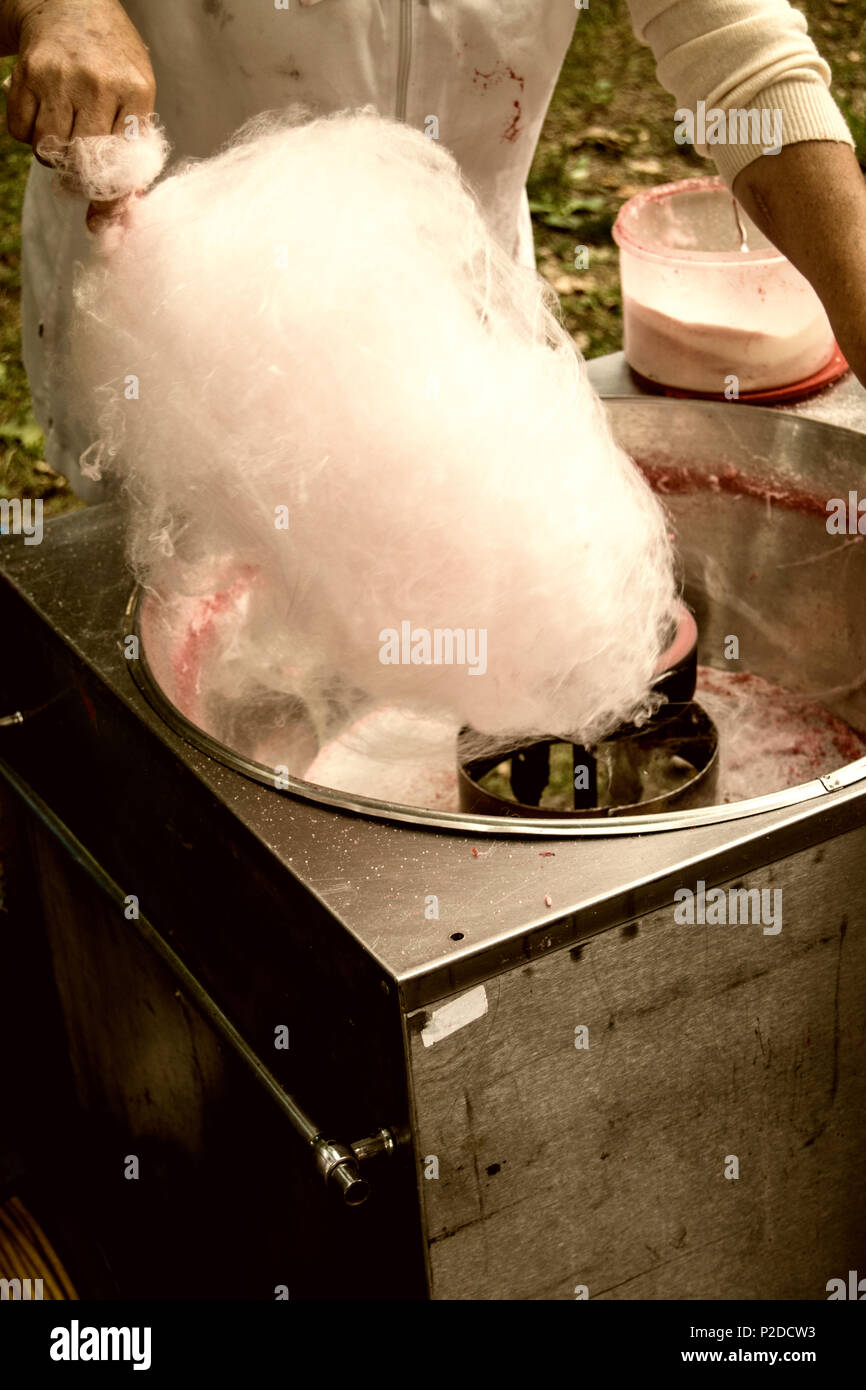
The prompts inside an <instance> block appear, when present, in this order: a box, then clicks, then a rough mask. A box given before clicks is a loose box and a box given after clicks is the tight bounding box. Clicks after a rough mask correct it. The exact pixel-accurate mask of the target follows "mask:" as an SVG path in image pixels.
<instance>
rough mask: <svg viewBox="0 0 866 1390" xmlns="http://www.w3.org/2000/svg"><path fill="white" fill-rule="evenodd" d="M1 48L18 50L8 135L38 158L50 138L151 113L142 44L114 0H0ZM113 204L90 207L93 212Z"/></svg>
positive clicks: (101, 129) (105, 128)
mask: <svg viewBox="0 0 866 1390" xmlns="http://www.w3.org/2000/svg"><path fill="white" fill-rule="evenodd" d="M0 52H2V53H4V54H8V53H17V54H18V62H17V63H16V64H15V67H14V68H13V70H12V81H11V84H10V88H9V96H8V100H7V107H6V121H7V124H8V127H9V134H10V135H11V136H12V137H13V138H14V139H16V140H21V141H23V142H24V143H25V144H28V145H32V146H33V148H34V151H35V152H37V154H36V157H37V159H38V158H39V155H38V146H39V145H40V144H41V142H42V141H43V140H45V139H47V138H48V137H49V136H53V137H54V138H55V139H57V140H60V141H62V142H66V141H67V140H70V139H72V138H73V137H74V136H78V135H110V134H123V133H125V129H126V127H125V124H124V123H125V120H126V117H128V116H137V117H139V118H144V117H146V116H149V115H150V114H151V113H152V111H153V104H154V98H155V95H156V88H155V83H154V78H153V69H152V68H151V65H150V58H149V56H148V52H147V48H146V47H145V45H144V43H143V42H142V40H141V38H140V37H139V34H138V31H137V29H136V28H135V26H134V25H133V23H132V21H131V20H130V19H129V17H128V16H127V14H126V11H125V10H124V8H123V6H122V5H121V4H120V3H119V0H0ZM43 162H44V161H43ZM111 206H112V205H110V204H99V205H92V207H91V213H93V214H97V215H98V214H103V215H104V214H105V213H107V212H108V213H110V211H111Z"/></svg>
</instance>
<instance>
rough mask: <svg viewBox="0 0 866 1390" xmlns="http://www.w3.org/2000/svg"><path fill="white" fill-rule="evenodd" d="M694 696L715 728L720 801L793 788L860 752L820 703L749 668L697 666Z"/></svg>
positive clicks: (862, 746) (865, 747)
mask: <svg viewBox="0 0 866 1390" xmlns="http://www.w3.org/2000/svg"><path fill="white" fill-rule="evenodd" d="M695 698H696V700H697V701H698V703H699V704H700V705H702V706H703V708H704V709H705V710H706V712H707V714H708V715H709V716H710V718H711V719H712V720H713V722H714V723H715V725H716V728H717V729H718V731H719V785H718V792H717V796H716V800H717V801H719V802H724V803H727V802H731V801H742V800H746V799H747V798H749V797H752V796H764V795H766V794H768V793H769V792H775V791H782V790H784V789H786V788H788V787H796V786H799V785H800V783H801V782H811V781H813V780H814V779H815V778H816V777H823V776H825V775H826V774H827V773H829V772H836V771H837V770H838V769H839V768H840V767H844V766H845V764H846V763H850V762H854V761H855V760H856V759H857V758H862V757H866V739H864V738H862V737H861V736H860V734H858V733H857V732H856V731H855V730H854V729H852V728H851V727H850V725H848V724H846V723H844V722H843V720H841V719H838V718H837V717H836V716H835V715H834V714H831V713H830V711H829V710H828V709H827V708H826V707H825V706H824V705H822V704H820V703H819V702H818V701H817V700H814V699H810V697H809V696H807V695H797V694H795V693H794V692H793V691H790V690H785V689H784V688H783V687H782V686H780V685H773V684H771V683H770V681H765V680H763V679H762V677H761V676H755V675H752V674H751V672H748V671H716V670H713V669H711V668H710V667H709V666H700V667H699V668H698V683H697V689H696V691H695Z"/></svg>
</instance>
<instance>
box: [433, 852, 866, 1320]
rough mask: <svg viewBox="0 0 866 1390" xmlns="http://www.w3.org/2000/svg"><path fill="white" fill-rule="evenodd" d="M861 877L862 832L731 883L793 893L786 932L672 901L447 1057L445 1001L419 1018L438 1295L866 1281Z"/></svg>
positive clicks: (804, 1290) (865, 933) (523, 982)
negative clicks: (854, 1274) (433, 1037)
mask: <svg viewBox="0 0 866 1390" xmlns="http://www.w3.org/2000/svg"><path fill="white" fill-rule="evenodd" d="M864 866H866V832H864V831H863V830H855V831H852V832H850V833H849V834H847V835H845V836H842V837H840V838H837V839H836V840H833V841H829V842H827V843H826V844H824V845H823V846H820V847H818V848H811V849H809V850H804V851H802V852H801V853H799V854H796V855H794V856H792V857H791V858H789V859H786V860H783V861H781V862H780V863H777V864H775V865H771V866H770V867H769V868H767V869H764V870H762V871H760V872H758V873H755V874H754V875H752V876H750V877H748V878H746V879H744V880H737V881H736V882H737V883H741V884H744V885H745V886H746V887H747V888H750V887H758V888H771V889H776V888H781V889H782V930H781V931H780V932H779V933H778V934H776V935H771V934H765V933H764V931H763V928H762V926H761V925H760V924H757V925H753V924H746V925H727V926H709V925H695V926H687V925H678V924H677V923H676V922H675V921H674V918H673V904H671V906H669V907H668V908H666V909H663V910H660V911H658V912H655V913H653V914H652V915H651V916H648V917H646V918H644V919H642V920H641V919H638V920H636V921H634V922H631V923H627V924H622V925H620V926H619V927H616V928H613V929H610V930H607V931H604V932H602V933H601V934H599V935H597V936H595V937H592V938H591V939H590V940H589V941H586V942H584V943H583V944H582V945H579V946H577V947H575V948H573V949H571V950H568V949H566V950H561V951H557V952H554V953H552V954H550V955H548V956H545V957H543V958H542V959H539V960H537V961H535V962H533V963H530V964H528V965H526V966H524V967H522V968H518V969H515V970H511V971H508V972H506V973H504V974H502V975H499V976H497V977H494V978H492V979H490V980H489V981H488V982H487V984H486V986H485V989H486V994H487V1000H486V1003H487V1012H486V1013H484V1014H483V1015H481V1016H479V1017H476V1018H475V1019H474V1021H471V1022H468V1023H466V1024H464V1026H462V1027H459V1028H458V1029H457V1030H456V1031H454V1032H452V1033H451V1034H450V1035H449V1036H445V1037H443V1038H442V1039H441V1040H440V1041H438V1042H435V1043H433V1045H432V1046H425V1044H424V1039H423V1032H422V1030H423V1028H424V1027H425V1026H426V1027H427V1030H428V1031H427V1036H428V1038H429V1036H430V1027H431V1021H432V1017H433V1015H434V1014H435V1012H436V1009H437V1007H439V1005H434V1006H433V1007H432V1008H427V1009H422V1010H418V1011H416V1012H415V1013H414V1014H413V1015H411V1016H410V1019H409V1024H410V1037H411V1067H412V1075H413V1085H414V1104H415V1114H416V1132H417V1140H418V1150H417V1152H418V1155H419V1159H420V1160H421V1161H422V1162H421V1178H420V1185H421V1191H422V1195H423V1200H424V1204H425V1223H426V1233H427V1239H428V1242H429V1256H430V1266H431V1277H432V1296H433V1297H434V1298H439V1299H446V1298H447V1299H466V1298H472V1299H572V1298H574V1297H575V1296H576V1293H575V1290H576V1289H577V1287H578V1286H580V1285H584V1286H586V1287H587V1289H588V1296H589V1297H590V1298H610V1299H641V1298H649V1299H688V1298H699V1299H718V1298H745V1299H765V1298H783V1299H814V1298H826V1291H825V1288H826V1283H827V1280H828V1279H830V1278H834V1277H837V1276H843V1277H844V1276H845V1273H846V1271H847V1270H849V1269H860V1270H862V1269H863V1268H864V1267H866V1182H864V1177H866V1119H864V1116H866V1065H864V1061H866V1052H864V1041H866V1039H864V1031H866V1030H864V1021H866V876H864V875H863V874H862V873H858V869H862V868H863V867H864ZM683 886H684V887H687V886H691V887H692V888H693V889H694V887H695V882H694V880H691V881H690V880H684V882H683ZM731 886H733V885H732V884H728V885H725V887H726V888H728V887H731ZM769 901H770V902H772V899H771V900H769ZM442 1002H445V1001H440V1005H441V1003H442ZM469 1002H470V1004H471V1003H473V1001H472V1000H470V1001H469ZM483 1005H484V1000H483V999H482V1000H481V1001H480V1006H481V1007H483ZM478 1008H479V1003H478V1002H477V998H476V1001H475V1008H474V1010H471V1009H470V1010H467V1012H470V1013H471V1012H475V1013H477V1012H478ZM446 1017H447V1015H446ZM580 1025H584V1026H586V1027H588V1030H589V1034H588V1040H589V1047H588V1048H586V1049H578V1048H576V1046H575V1028H576V1027H578V1026H580ZM731 1155H734V1156H736V1157H737V1159H738V1162H739V1177H738V1178H736V1179H734V1178H726V1177H725V1175H724V1174H725V1166H726V1162H727V1161H728V1157H729V1156H731ZM432 1157H436V1158H437V1159H438V1163H439V1176H438V1178H436V1177H426V1176H425V1175H424V1174H425V1171H426V1172H430V1173H432V1172H434V1171H435V1165H434V1164H433V1163H432V1162H430V1161H428V1162H427V1163H426V1164H425V1163H424V1162H423V1160H424V1159H425V1158H426V1159H428V1160H429V1159H430V1158H432ZM729 1166H730V1167H731V1168H732V1165H729Z"/></svg>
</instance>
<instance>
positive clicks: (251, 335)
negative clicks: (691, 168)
mask: <svg viewBox="0 0 866 1390" xmlns="http://www.w3.org/2000/svg"><path fill="white" fill-rule="evenodd" d="M548 294H549V292H548V291H546V290H545V288H544V286H543V282H542V281H541V280H540V279H539V277H538V276H536V275H535V274H534V273H533V272H531V271H527V270H526V269H523V268H521V267H519V266H517V265H515V264H514V263H513V262H512V260H511V259H510V258H509V257H508V256H507V255H506V254H505V253H504V252H503V251H502V250H501V249H500V248H499V247H498V246H497V245H496V244H495V243H494V241H493V240H492V239H491V237H490V235H489V233H488V231H487V229H486V226H485V223H484V221H483V219H482V216H481V214H480V212H479V211H478V208H477V206H476V204H475V201H474V199H473V197H472V195H471V193H470V192H469V190H468V189H467V188H466V186H465V185H464V184H463V182H462V181H461V178H460V175H459V173H458V170H457V168H456V165H455V164H454V162H453V160H452V159H451V157H450V156H449V155H448V154H447V153H446V151H445V150H444V149H443V148H442V147H441V146H440V145H439V144H437V143H436V142H435V141H433V140H430V139H428V138H426V137H424V136H422V135H420V134H419V133H417V132H415V131H413V130H411V129H409V128H408V127H406V126H403V125H399V124H396V123H393V122H390V121H386V120H383V119H380V118H379V117H377V116H376V115H374V114H372V113H370V112H360V113H357V114H347V115H340V116H336V117H331V118H328V119H323V120H315V121H312V122H306V123H304V122H303V120H302V118H301V117H300V116H299V115H298V113H294V114H293V115H292V116H290V117H280V118H276V117H273V118H267V119H263V120H261V121H259V122H257V123H256V124H255V125H254V126H253V127H251V128H247V130H246V131H245V132H243V133H242V136H241V138H240V139H239V141H238V142H237V143H236V144H235V145H234V146H233V147H232V148H230V149H229V150H228V151H226V152H225V153H223V154H221V155H218V156H217V157H215V158H213V159H210V160H207V161H205V162H201V163H197V164H193V165H191V166H188V167H185V168H182V169H181V170H180V171H179V172H177V173H176V174H175V175H174V176H173V177H169V178H166V179H165V180H164V181H163V182H162V183H160V184H158V185H157V186H156V188H155V189H154V190H153V191H152V192H151V193H149V194H148V195H146V196H145V197H143V198H141V199H139V200H137V201H136V202H135V203H134V204H133V205H132V206H131V208H130V211H129V213H128V216H127V222H126V227H125V231H124V234H123V236H122V237H121V239H120V241H119V244H117V243H116V242H111V243H106V247H105V249H104V252H103V255H102V257H101V259H100V263H99V264H98V266H97V267H96V268H95V269H92V270H89V271H88V272H86V273H85V274H84V275H83V276H82V278H81V280H80V283H79V285H78V289H77V298H78V304H79V322H78V326H77V329H76V337H77V341H76V343H75V352H76V355H77V358H78V361H79V363H80V364H81V367H80V375H79V377H78V380H77V383H76V387H75V389H76V391H77V393H78V395H79V397H80V399H81V401H82V410H83V411H84V412H85V414H86V418H87V419H88V420H89V423H90V434H91V437H92V438H93V440H94V443H93V445H92V446H91V448H90V449H89V450H88V451H87V453H86V455H85V458H84V463H85V465H86V466H87V467H89V468H90V469H91V470H96V471H112V472H114V473H116V474H118V475H119V476H120V477H121V478H122V480H123V482H124V484H125V491H126V495H127V498H128V502H129V542H130V549H131V555H132V559H133V562H134V565H135V568H136V570H137V573H138V574H139V576H140V577H141V578H142V580H144V582H146V583H147V584H148V585H149V586H151V587H153V588H156V589H157V590H159V591H160V592H162V593H165V594H170V593H172V592H174V593H184V594H190V593H195V594H212V593H217V592H219V591H224V590H226V589H227V588H229V587H230V586H231V585H232V584H233V583H235V582H236V581H237V579H238V576H243V586H244V594H245V596H244V602H243V605H242V608H239V610H238V614H237V621H236V625H235V627H234V628H233V630H232V636H231V640H230V642H229V643H228V645H227V646H226V648H225V650H224V652H223V654H222V658H221V668H222V669H221V681H222V682H223V684H224V685H225V684H226V683H230V684H231V685H232V687H233V688H234V689H235V690H236V691H237V692H238V693H240V692H242V691H243V689H244V688H255V689H262V688H266V689H269V690H276V691H283V690H285V691H287V692H290V693H291V694H292V695H295V696H298V697H300V699H301V700H303V701H304V702H305V703H306V705H307V707H308V709H310V710H312V711H314V713H313V716H312V717H313V722H314V724H315V723H317V722H319V723H321V721H317V716H316V714H315V711H316V710H317V709H321V708H322V706H323V705H324V704H330V705H331V706H333V704H334V702H342V705H343V706H344V707H345V709H346V710H347V711H348V712H351V713H352V714H356V713H357V711H358V709H359V708H364V707H373V706H374V705H375V704H377V703H382V702H387V703H390V704H394V705H396V706H398V707H401V708H403V709H405V710H408V711H410V712H411V711H414V712H416V713H417V714H418V715H419V716H424V717H430V716H432V717H434V718H437V719H442V720H443V721H445V722H446V723H447V722H453V724H454V725H455V726H458V725H460V724H464V723H468V724H471V725H473V726H474V727H475V728H476V729H478V730H480V731H481V732H482V733H483V734H485V735H490V736H493V737H497V738H498V737H500V736H503V735H504V736H509V735H515V736H518V737H521V738H522V737H529V736H532V735H533V734H549V733H559V734H563V735H565V734H573V735H574V736H575V737H579V738H580V739H582V740H590V739H592V738H593V737H594V736H596V735H599V734H600V733H602V732H604V731H606V730H607V729H609V728H610V727H612V726H614V725H616V724H618V723H620V722H621V721H623V720H624V719H627V718H629V717H631V716H633V715H634V714H635V713H636V712H640V711H642V710H644V709H645V708H647V707H648V706H647V701H648V690H649V684H650V680H651V677H652V674H653V668H654V666H655V663H656V660H657V658H658V656H659V653H660V652H661V650H662V648H663V646H664V645H665V644H666V640H667V638H668V636H669V634H670V628H671V625H672V623H673V619H674V610H675V599H676V586H675V582H674V578H673V573H672V561H671V553H670V546H669V540H668V535H667V528H666V523H665V517H664V514H663V512H662V510H661V508H660V506H659V504H658V503H657V501H656V499H655V498H654V496H653V494H652V493H651V492H650V490H649V488H648V486H647V485H646V483H645V482H644V481H643V479H642V478H641V476H640V475H639V473H638V472H637V470H636V469H635V468H634V466H633V465H632V463H631V462H630V460H629V459H628V458H627V457H626V455H625V454H624V453H623V452H622V451H621V450H620V449H619V448H618V447H617V446H616V445H615V444H614V442H613V440H612V438H611V435H610V433H609V430H608V427H607V424H606V420H605V417H604V413H603V410H602V407H601V405H600V403H599V401H598V398H597V397H596V395H595V394H594V392H593V391H592V389H591V388H590V386H589V384H588V382H587V379H586V374H585V366H584V363H583V361H582V359H581V357H580V355H579V353H578V352H577V350H576V348H575V347H574V345H573V343H572V341H571V339H570V338H569V337H568V335H567V334H566V333H565V332H564V330H563V329H562V327H561V325H560V324H559V322H558V320H557V319H556V317H555V316H554V314H553V313H551V310H550V307H549V303H548ZM404 624H409V625H410V630H411V632H412V633H413V634H415V635H416V636H417V637H418V640H417V642H414V643H413V646H412V650H413V651H414V653H415V655H414V657H413V656H412V655H411V654H410V652H409V648H406V647H404V648H403V655H407V654H408V657H409V659H408V660H405V661H404V660H402V659H399V657H398V658H397V659H396V660H393V661H392V660H390V659H389V658H388V656H387V651H386V648H388V645H389V641H390V639H389V638H388V636H387V634H388V632H389V631H390V632H393V633H401V632H402V631H405V628H404V626H403V625H404ZM446 630H447V631H448V632H450V633H451V634H452V637H451V639H445V638H443V639H442V640H441V641H440V642H439V645H438V647H437V646H436V640H437V639H436V634H437V633H439V634H442V633H444V632H446ZM424 634H427V637H428V639H429V641H427V642H426V643H425V640H422V639H423V638H424ZM460 634H463V639H462V642H461V638H460ZM482 634H483V638H482ZM482 645H483V648H484V652H485V660H484V669H483V670H482V669H481V662H480V660H478V661H476V663H475V669H473V667H472V665H470V662H469V660H468V657H465V658H464V660H463V661H462V662H461V660H460V652H461V650H464V651H465V652H466V653H471V652H474V653H475V654H476V655H477V654H478V653H479V652H480V651H481V648H482ZM396 650H397V649H396V648H394V646H393V643H391V646H390V651H391V655H392V656H394V654H395V652H396ZM425 650H428V651H429V653H430V656H429V659H425V655H424V653H425ZM437 651H438V656H439V661H438V664H436V662H435V653H436V652H437ZM449 653H450V659H449ZM383 658H384V659H383ZM649 698H650V699H651V698H652V697H649Z"/></svg>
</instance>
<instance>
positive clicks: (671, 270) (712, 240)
mask: <svg viewBox="0 0 866 1390" xmlns="http://www.w3.org/2000/svg"><path fill="white" fill-rule="evenodd" d="M613 238H614V241H615V242H616V244H617V246H618V247H619V260H620V281H621V284H622V304H623V321H624V348H625V355H626V360H627V361H628V364H629V366H630V367H631V368H632V369H633V370H634V371H635V372H638V373H639V374H640V375H641V376H642V377H645V378H646V379H647V380H648V381H650V382H657V383H659V384H660V385H663V386H668V387H674V388H678V389H680V390H685V391H695V392H698V393H700V394H712V395H720V396H721V395H726V394H727V395H728V396H729V397H731V396H733V395H742V394H744V393H747V392H753V391H768V390H773V389H775V388H780V387H787V386H790V385H792V384H794V383H799V382H803V381H805V380H806V379H808V378H811V377H813V376H814V375H815V374H816V373H819V372H821V371H822V369H824V368H826V367H827V366H828V364H829V363H831V361H832V360H833V358H834V356H839V354H838V349H837V347H836V343H835V339H834V337H833V329H832V328H831V326H830V321H829V319H828V318H827V314H826V312H825V310H824V306H823V305H822V303H821V301H820V299H819V298H818V296H817V294H816V293H815V291H814V290H813V289H812V286H811V285H810V284H809V282H808V280H806V279H805V278H804V277H803V276H802V275H801V274H800V272H799V271H798V270H797V269H796V268H795V267H794V266H793V265H792V264H791V262H790V261H789V260H788V259H787V258H786V257H785V256H783V255H782V253H781V252H780V251H777V250H776V248H775V247H774V246H773V245H771V243H770V242H769V241H768V240H767V238H766V237H765V236H764V235H763V233H762V232H761V231H759V230H758V228H757V227H756V226H755V224H754V223H753V222H752V221H751V220H750V219H749V218H748V217H747V215H746V213H745V212H744V211H743V209H742V208H741V207H740V206H739V204H738V203H736V202H735V200H734V198H733V197H732V195H731V193H730V192H729V190H728V189H727V188H726V187H725V184H724V183H723V182H722V180H721V179H720V178H700V179H683V180H682V181H680V182H678V183H667V184H660V185H659V186H658V187H656V188H649V189H647V190H646V192H644V193H639V194H637V196H636V197H634V198H630V199H629V200H628V202H627V203H624V204H623V206H622V207H621V208H620V210H619V215H618V216H617V219H616V223H615V224H614V228H613ZM744 247H745V248H747V249H743V248H744ZM842 362H843V370H844V359H842ZM837 374H838V373H837ZM732 378H736V382H735V383H734V382H733V381H732ZM734 387H735V388H736V389H734Z"/></svg>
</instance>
